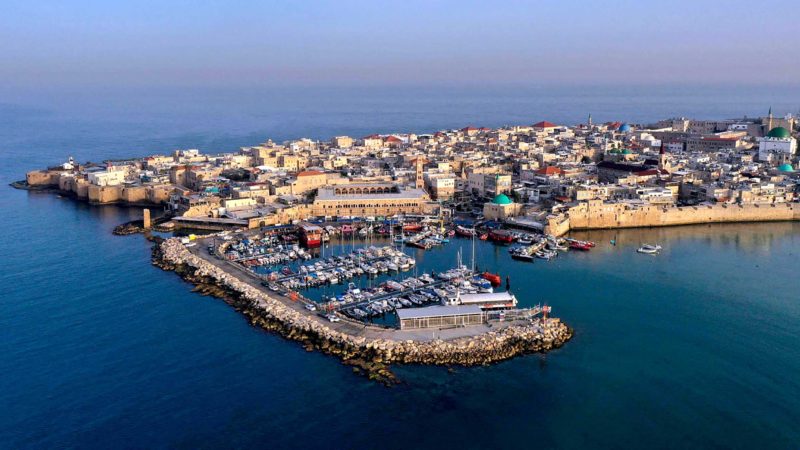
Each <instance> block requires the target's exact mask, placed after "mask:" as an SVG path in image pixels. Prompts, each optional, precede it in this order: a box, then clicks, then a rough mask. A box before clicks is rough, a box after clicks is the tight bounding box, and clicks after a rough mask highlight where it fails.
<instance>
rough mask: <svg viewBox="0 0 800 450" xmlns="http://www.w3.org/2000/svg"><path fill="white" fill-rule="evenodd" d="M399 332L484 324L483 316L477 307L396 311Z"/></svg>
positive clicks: (448, 306)
mask: <svg viewBox="0 0 800 450" xmlns="http://www.w3.org/2000/svg"><path fill="white" fill-rule="evenodd" d="M397 318H398V320H399V322H400V329H401V330H414V329H421V328H444V327H460V326H467V325H479V324H481V323H484V322H485V321H486V320H485V316H484V313H483V311H482V310H481V307H480V306H478V305H436V306H427V307H424V308H408V309H405V308H404V309H398V310H397Z"/></svg>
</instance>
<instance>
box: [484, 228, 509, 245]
mask: <svg viewBox="0 0 800 450" xmlns="http://www.w3.org/2000/svg"><path fill="white" fill-rule="evenodd" d="M489 240H490V241H492V242H500V243H503V244H510V243H511V242H514V235H513V234H511V233H509V232H508V231H505V230H492V231H490V232H489Z"/></svg>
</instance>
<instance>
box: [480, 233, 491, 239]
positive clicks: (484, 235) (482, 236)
mask: <svg viewBox="0 0 800 450" xmlns="http://www.w3.org/2000/svg"><path fill="white" fill-rule="evenodd" d="M480 239H481V240H482V241H485V240H486V239H489V235H488V234H486V233H484V234H482V235H481V237H480Z"/></svg>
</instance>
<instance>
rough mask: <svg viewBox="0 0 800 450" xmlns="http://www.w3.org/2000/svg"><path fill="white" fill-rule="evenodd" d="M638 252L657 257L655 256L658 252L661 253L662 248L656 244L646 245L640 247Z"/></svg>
mask: <svg viewBox="0 0 800 450" xmlns="http://www.w3.org/2000/svg"><path fill="white" fill-rule="evenodd" d="M636 251H637V252H639V253H644V254H647V255H655V254H657V253H658V252H660V251H661V246H660V245H658V244H656V245H653V244H644V245H642V246H641V247H639V248H638V249H637V250H636Z"/></svg>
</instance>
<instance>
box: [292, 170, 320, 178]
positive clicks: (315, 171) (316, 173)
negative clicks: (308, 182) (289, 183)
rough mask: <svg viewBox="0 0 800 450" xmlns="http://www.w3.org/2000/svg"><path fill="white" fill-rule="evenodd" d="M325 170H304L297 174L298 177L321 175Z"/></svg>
mask: <svg viewBox="0 0 800 450" xmlns="http://www.w3.org/2000/svg"><path fill="white" fill-rule="evenodd" d="M324 173H325V172H320V171H319V170H305V171H303V172H300V173H298V174H297V176H298V177H310V176H312V175H322V174H324Z"/></svg>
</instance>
